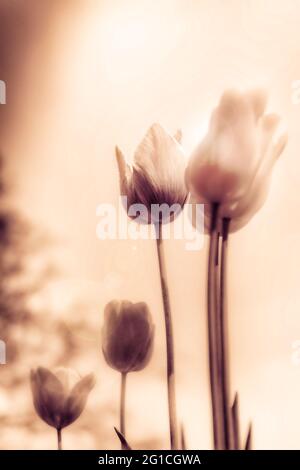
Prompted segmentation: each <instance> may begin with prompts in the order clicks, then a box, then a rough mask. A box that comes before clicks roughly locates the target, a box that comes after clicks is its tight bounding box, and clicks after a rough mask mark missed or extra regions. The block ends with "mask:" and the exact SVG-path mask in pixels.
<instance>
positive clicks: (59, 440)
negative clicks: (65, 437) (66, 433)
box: [57, 429, 62, 450]
mask: <svg viewBox="0 0 300 470" xmlns="http://www.w3.org/2000/svg"><path fill="white" fill-rule="evenodd" d="M57 450H62V439H61V429H57Z"/></svg>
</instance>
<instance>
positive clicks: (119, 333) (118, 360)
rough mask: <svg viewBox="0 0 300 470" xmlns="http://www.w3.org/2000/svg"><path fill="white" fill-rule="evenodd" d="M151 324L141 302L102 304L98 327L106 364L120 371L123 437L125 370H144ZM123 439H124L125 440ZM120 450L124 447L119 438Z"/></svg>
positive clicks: (150, 346)
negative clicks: (101, 314)
mask: <svg viewBox="0 0 300 470" xmlns="http://www.w3.org/2000/svg"><path fill="white" fill-rule="evenodd" d="M153 339H154V325H153V323H152V318H151V315H150V311H149V308H148V306H147V305H146V304H145V303H144V302H138V303H135V304H134V303H132V302H129V301H127V300H124V301H117V300H113V301H112V302H110V303H109V304H107V305H106V307H105V311H104V326H103V329H102V350H103V354H104V357H105V359H106V362H107V363H108V365H109V366H110V367H112V368H113V369H116V370H117V371H119V372H120V373H121V393H120V433H118V435H119V437H120V435H121V436H122V437H124V440H125V393H126V377H127V373H128V372H135V371H139V370H142V369H144V367H146V365H147V364H148V363H149V361H150V358H151V355H152V350H153ZM125 442H126V441H125ZM121 446H122V449H125V448H126V447H124V442H122V440H121Z"/></svg>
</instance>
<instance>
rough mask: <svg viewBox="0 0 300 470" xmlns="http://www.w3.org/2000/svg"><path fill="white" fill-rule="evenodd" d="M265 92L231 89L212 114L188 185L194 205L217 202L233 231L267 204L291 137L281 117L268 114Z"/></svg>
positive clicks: (192, 163) (207, 209)
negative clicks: (277, 164) (275, 172)
mask: <svg viewBox="0 0 300 470" xmlns="http://www.w3.org/2000/svg"><path fill="white" fill-rule="evenodd" d="M266 101H267V100H266V94H265V93H264V92H263V91H261V90H253V91H249V92H247V93H239V92H238V91H235V90H229V91H226V92H225V93H224V94H223V96H222V97H221V100H220V102H219V104H218V106H217V107H216V109H215V110H214V111H213V113H212V116H211V120H210V124H209V129H208V132H207V135H206V136H205V138H204V139H203V141H202V142H201V143H200V145H199V146H198V147H197V148H196V149H195V151H194V152H193V154H192V156H191V159H190V162H189V165H188V168H187V171H186V182H187V185H188V187H189V189H190V191H191V198H192V201H193V202H197V203H203V204H205V205H206V207H205V213H206V223H207V225H208V221H209V219H210V208H211V206H212V204H213V203H216V204H218V205H219V217H220V218H228V219H231V225H230V229H231V231H234V230H238V229H239V228H241V227H243V226H244V225H245V224H246V223H247V222H248V221H249V220H250V219H251V218H252V216H253V215H254V214H255V213H256V212H257V211H258V210H259V209H260V208H261V206H262V205H263V203H264V201H265V199H266V197H267V193H268V187H269V183H270V179H271V173H272V168H273V165H274V163H275V162H276V160H277V158H278V157H279V155H280V154H281V152H282V151H283V149H284V147H285V145H286V142H287V134H286V133H285V132H283V131H281V126H280V118H279V116H278V115H277V114H273V113H265V107H266Z"/></svg>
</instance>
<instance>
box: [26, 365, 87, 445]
mask: <svg viewBox="0 0 300 470" xmlns="http://www.w3.org/2000/svg"><path fill="white" fill-rule="evenodd" d="M30 381H31V390H32V395H33V403H34V407H35V410H36V412H37V414H38V415H39V417H40V418H41V419H42V420H43V421H45V422H46V423H47V424H48V425H49V426H52V427H54V428H55V429H56V430H57V435H58V448H59V449H61V430H62V429H63V428H65V427H66V426H69V425H70V424H72V423H73V422H74V421H75V420H76V419H77V418H78V417H79V416H80V415H81V413H82V411H83V409H84V407H85V404H86V401H87V398H88V395H89V393H90V391H91V390H92V388H93V387H94V385H95V379H94V375H93V374H89V375H86V376H85V377H83V378H80V376H79V375H78V374H77V372H75V371H73V370H71V369H65V368H62V367H60V368H57V369H55V370H54V371H53V372H51V371H50V370H49V369H46V368H44V367H38V368H37V369H35V370H31V373H30Z"/></svg>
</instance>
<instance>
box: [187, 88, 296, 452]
mask: <svg viewBox="0 0 300 470" xmlns="http://www.w3.org/2000/svg"><path fill="white" fill-rule="evenodd" d="M265 107H266V95H265V93H264V92H263V91H257V90H254V91H250V92H247V93H243V94H242V93H239V92H237V91H232V90H230V91H226V92H225V93H224V94H223V96H222V97H221V100H220V102H219V105H218V106H217V107H216V109H215V110H214V111H213V113H212V116H211V120H210V125H209V129H208V132H207V135H206V137H205V138H204V140H203V141H202V142H201V143H200V144H199V146H198V147H197V148H196V150H195V151H194V153H193V154H192V156H191V159H190V162H189V165H188V168H187V170H186V182H187V185H188V187H189V189H190V192H191V200H192V201H194V202H196V203H203V204H205V223H206V228H207V230H208V232H209V234H210V247H209V257H208V278H207V282H208V283H207V313H208V340H209V365H210V383H211V398H212V414H213V430H214V446H215V448H216V449H239V448H240V443H239V435H238V429H239V426H238V409H237V395H236V398H235V400H234V402H233V404H232V406H231V403H232V402H231V390H230V384H229V379H228V375H229V374H228V372H229V370H228V369H229V366H228V353H227V337H226V332H227V323H226V305H225V297H226V279H225V277H226V264H227V245H228V234H229V232H232V231H236V230H239V229H241V228H242V227H243V226H244V225H246V224H247V223H248V222H249V221H250V219H251V218H252V217H253V215H254V214H255V213H256V212H257V211H258V210H259V209H260V208H261V206H262V205H263V203H264V201H265V199H266V196H267V193H268V186H269V183H270V179H271V173H272V168H273V165H274V163H275V161H276V160H277V158H278V157H279V155H280V154H281V152H282V151H283V149H284V147H285V144H286V142H287V134H286V133H285V132H282V131H281V126H280V118H279V116H278V115H276V114H273V113H266V112H265ZM220 236H221V237H222V244H221V249H220V244H219V237H220ZM251 432H252V431H251V425H250V427H249V431H248V435H247V439H246V442H245V444H244V445H243V448H245V449H249V448H250V447H251Z"/></svg>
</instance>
